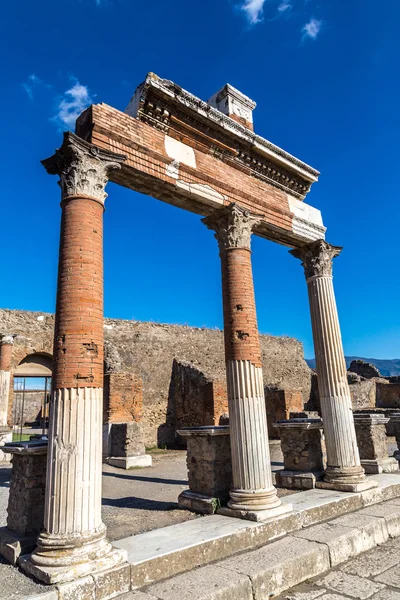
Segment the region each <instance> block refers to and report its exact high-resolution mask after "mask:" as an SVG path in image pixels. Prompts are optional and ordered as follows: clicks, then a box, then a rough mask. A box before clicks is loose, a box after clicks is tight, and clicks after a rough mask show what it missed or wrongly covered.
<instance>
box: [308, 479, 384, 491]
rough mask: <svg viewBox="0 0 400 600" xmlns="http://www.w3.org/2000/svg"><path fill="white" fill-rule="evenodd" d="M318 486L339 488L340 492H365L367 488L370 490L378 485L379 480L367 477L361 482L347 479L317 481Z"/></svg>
mask: <svg viewBox="0 0 400 600" xmlns="http://www.w3.org/2000/svg"><path fill="white" fill-rule="evenodd" d="M315 487H316V488H321V489H323V490H337V491H338V492H365V491H366V490H370V489H372V488H376V487H378V482H377V481H373V480H369V479H365V481H363V482H361V483H351V482H347V483H346V481H345V480H343V481H326V480H323V481H317V482H316V484H315Z"/></svg>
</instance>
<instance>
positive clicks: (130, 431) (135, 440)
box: [107, 422, 152, 469]
mask: <svg viewBox="0 0 400 600" xmlns="http://www.w3.org/2000/svg"><path fill="white" fill-rule="evenodd" d="M107 462H108V464H109V465H112V466H114V467H120V468H121V469H134V468H135V467H151V465H152V458H151V456H150V455H149V454H146V449H145V445H144V441H143V433H142V428H141V425H140V423H134V422H130V423H111V429H110V458H109V459H108V461H107Z"/></svg>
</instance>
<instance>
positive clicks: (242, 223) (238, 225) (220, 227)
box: [202, 203, 261, 252]
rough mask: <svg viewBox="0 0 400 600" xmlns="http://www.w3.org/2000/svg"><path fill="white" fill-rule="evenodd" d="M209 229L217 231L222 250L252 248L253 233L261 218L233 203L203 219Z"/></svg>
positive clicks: (216, 236)
mask: <svg viewBox="0 0 400 600" xmlns="http://www.w3.org/2000/svg"><path fill="white" fill-rule="evenodd" d="M202 222H203V223H204V225H205V226H206V227H208V229H212V230H213V231H215V238H216V240H217V242H218V246H219V249H220V252H223V251H224V250H228V249H230V248H246V249H247V250H250V244H251V234H252V232H253V229H254V227H256V225H258V224H259V223H260V222H261V218H260V217H258V216H257V215H252V214H251V213H250V212H249V211H248V210H245V209H243V208H241V207H240V206H239V205H238V204H235V203H232V204H230V205H229V206H224V207H223V208H220V209H218V210H216V211H214V212H213V213H212V215H210V216H209V217H206V218H205V219H202Z"/></svg>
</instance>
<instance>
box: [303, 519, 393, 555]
mask: <svg viewBox="0 0 400 600" xmlns="http://www.w3.org/2000/svg"><path fill="white" fill-rule="evenodd" d="M357 514H358V513H357ZM338 520H339V519H336V520H334V521H331V522H329V523H321V524H320V525H315V526H314V527H309V528H308V529H305V530H303V531H298V532H296V533H294V534H292V535H294V536H295V537H298V538H302V539H306V540H310V541H315V542H319V543H321V544H326V545H327V546H328V548H329V555H330V559H331V565H332V566H335V565H338V564H340V563H342V562H344V561H346V560H348V559H349V558H351V557H353V556H357V555H358V554H360V553H361V552H365V551H366V550H369V549H370V548H373V547H375V546H376V545H377V543H381V541H382V540H383V541H384V539H383V535H382V533H381V530H380V528H379V527H378V535H376V529H377V528H376V523H375V522H374V521H372V523H365V524H364V525H363V526H361V527H359V528H356V527H357V525H354V528H351V527H350V526H344V525H341V524H339V523H337V521H338ZM371 525H372V526H371ZM378 525H379V523H378Z"/></svg>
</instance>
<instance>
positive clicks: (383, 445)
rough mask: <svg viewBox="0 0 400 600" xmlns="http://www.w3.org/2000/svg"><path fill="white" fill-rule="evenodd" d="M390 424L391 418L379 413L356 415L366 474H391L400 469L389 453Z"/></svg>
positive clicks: (358, 440) (359, 448)
mask: <svg viewBox="0 0 400 600" xmlns="http://www.w3.org/2000/svg"><path fill="white" fill-rule="evenodd" d="M388 422H389V417H385V415H383V414H379V413H369V414H368V413H358V414H355V415H354V424H355V427H356V435H357V444H358V450H359V452H360V459H361V465H362V467H363V468H364V470H365V472H366V473H390V472H392V471H397V470H398V468H399V465H398V463H397V460H396V459H395V458H393V457H389V455H388V451H387V441H386V425H387V423H388Z"/></svg>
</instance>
